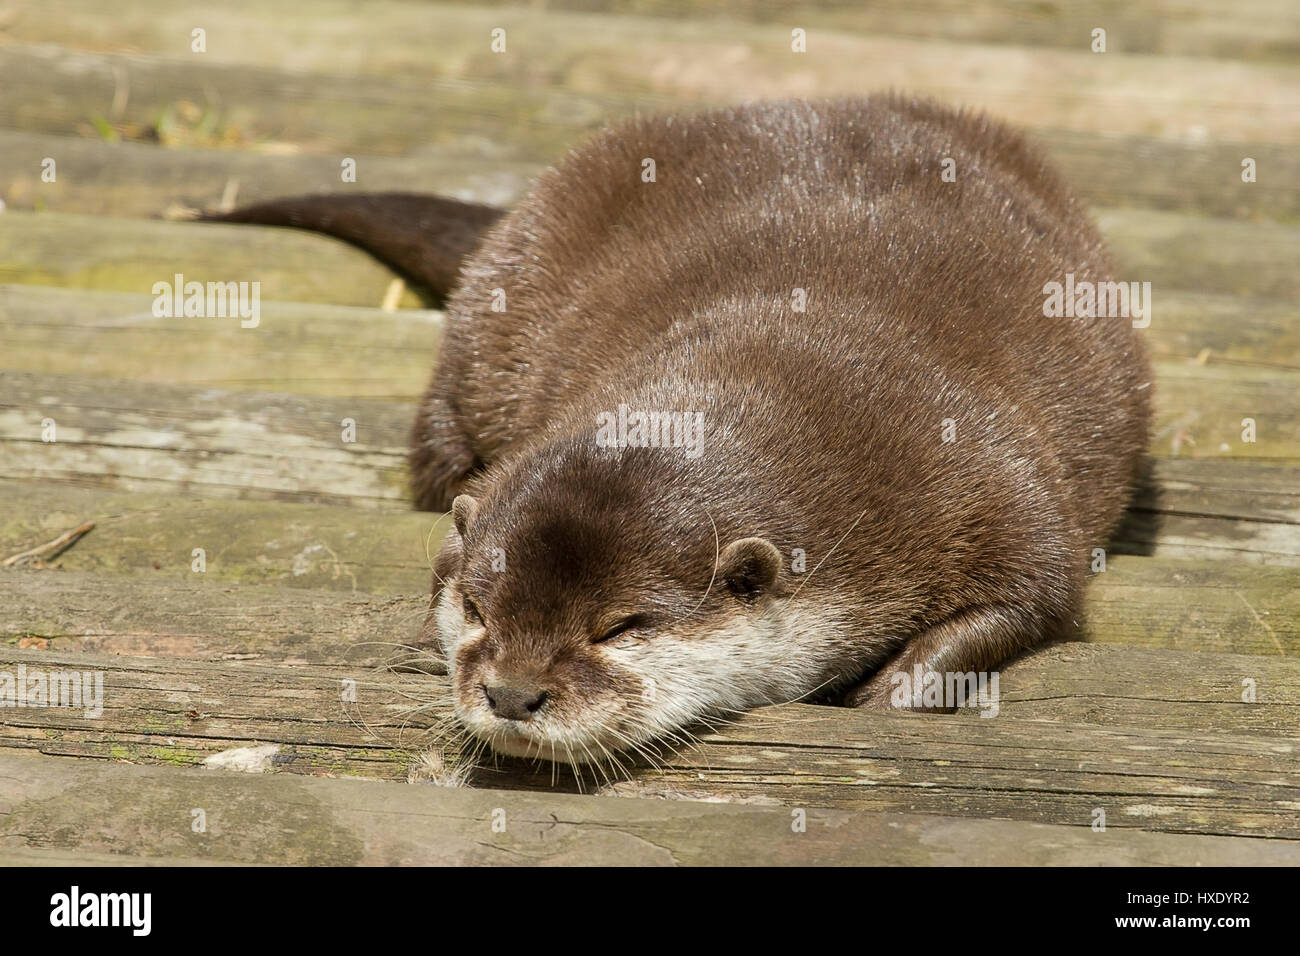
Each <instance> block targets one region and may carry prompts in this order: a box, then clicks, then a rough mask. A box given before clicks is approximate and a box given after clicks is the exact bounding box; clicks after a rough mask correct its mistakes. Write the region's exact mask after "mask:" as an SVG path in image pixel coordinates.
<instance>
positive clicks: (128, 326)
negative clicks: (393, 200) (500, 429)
mask: <svg viewBox="0 0 1300 956" xmlns="http://www.w3.org/2000/svg"><path fill="white" fill-rule="evenodd" d="M254 231H262V230H254ZM359 264H360V265H362V266H363V267H364V268H366V269H369V268H370V264H369V263H359ZM302 267H303V268H304V269H305V271H304V274H303V275H302V276H301V280H302V281H303V282H304V283H306V282H308V281H310V276H309V274H308V273H309V271H310V267H309V266H308V265H307V264H306V263H303V264H302ZM344 272H345V273H346V270H344ZM294 281H295V282H296V281H298V279H297V278H295V280H294ZM153 301H154V297H153V296H152V295H137V294H134V293H125V292H92V291H87V290H84V289H62V288H57V287H53V286H22V285H11V286H0V338H3V340H4V343H5V350H4V352H3V353H2V354H0V367H6V368H11V369H22V370H23V371H27V372H39V373H51V374H64V375H75V376H79V377H84V378H94V377H109V378H123V379H132V380H134V381H137V382H159V383H169V384H184V385H206V386H219V387H221V388H240V389H259V390H264V391H285V392H295V393H298V394H301V395H325V396H337V397H339V398H344V397H352V398H388V399H407V400H409V401H410V402H411V403H412V407H413V406H414V402H415V401H416V400H417V399H418V398H419V396H420V394H421V393H422V392H423V391H424V389H425V387H426V386H427V385H428V382H429V376H430V374H431V370H432V368H433V364H434V361H435V358H436V356H437V349H438V339H439V336H440V333H441V328H442V313H441V312H436V311H432V310H424V309H400V310H398V311H395V312H385V311H383V310H381V309H363V308H358V307H355V306H335V305H324V304H317V303H298V302H278V301H265V302H263V303H262V304H261V318H260V320H259V323H258V325H257V327H256V328H255V329H245V328H242V327H241V326H240V322H239V320H238V319H220V318H215V319H206V318H205V319H196V318H192V317H190V318H187V317H185V316H179V317H173V318H157V317H155V316H154V315H153V312H152V307H153ZM54 343H57V348H55V347H52V345H53V344H54Z"/></svg>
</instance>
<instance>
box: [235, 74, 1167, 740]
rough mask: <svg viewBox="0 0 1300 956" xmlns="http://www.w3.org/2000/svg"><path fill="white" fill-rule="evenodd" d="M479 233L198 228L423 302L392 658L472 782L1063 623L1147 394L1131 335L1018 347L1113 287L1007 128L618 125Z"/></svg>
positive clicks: (335, 215) (871, 123) (844, 123)
mask: <svg viewBox="0 0 1300 956" xmlns="http://www.w3.org/2000/svg"><path fill="white" fill-rule="evenodd" d="M945 172H946V173H947V175H945ZM498 215H499V214H498V213H497V211H495V210H490V209H487V208H485V207H477V206H472V205H470V204H464V203H455V202H452V201H449V200H441V199H432V198H426V197H412V196H402V195H400V194H387V195H378V196H358V197H350V198H333V197H328V196H318V197H306V198H301V199H291V200H283V201H279V202H273V203H268V204H264V205H262V206H255V207H252V208H251V209H248V210H243V211H241V212H238V213H235V214H234V215H233V216H230V217H226V218H229V219H234V220H239V221H250V222H271V223H281V224H292V225H301V226H306V227H308V228H315V229H320V230H322V231H327V232H331V233H333V234H335V235H340V236H342V237H344V238H347V239H350V240H351V241H353V242H356V243H358V244H360V245H363V246H365V247H366V248H369V249H371V250H372V251H375V252H376V253H377V254H378V255H380V256H381V257H382V258H384V259H385V260H386V261H389V262H391V263H393V264H394V265H395V266H397V267H398V268H399V269H402V270H403V271H405V272H406V273H407V274H408V275H410V276H412V277H413V278H415V279H419V280H421V281H422V282H423V283H424V284H425V285H427V286H429V287H430V288H432V289H434V290H435V291H437V292H444V293H445V292H448V291H450V297H449V299H448V300H447V306H446V326H445V332H444V336H443V341H442V346H441V355H440V357H439V361H438V366H437V370H436V372H435V374H434V376H433V381H432V384H431V385H430V386H429V389H428V391H427V392H426V394H425V396H424V399H423V401H422V402H421V404H420V408H419V413H418V415H417V418H416V422H415V427H414V431H413V435H412V447H411V459H410V461H411V471H412V478H413V482H414V489H415V501H416V503H417V505H418V506H419V507H422V508H428V509H437V510H444V509H446V508H448V507H450V508H451V510H452V513H453V516H454V522H453V527H452V529H451V530H450V532H449V534H448V537H447V541H446V543H445V545H444V547H443V549H442V551H441V553H440V554H439V556H438V559H437V561H436V565H435V568H436V577H435V581H434V599H433V602H432V604H431V610H430V620H429V623H428V625H427V627H428V629H429V631H430V633H431V634H436V635H437V637H438V638H439V639H440V641H441V644H442V646H443V648H444V650H445V653H446V657H447V661H448V663H449V668H450V673H451V675H452V679H453V682H454V688H455V696H456V707H457V711H458V713H459V715H460V717H461V718H462V719H463V721H464V723H465V725H466V726H467V727H468V728H469V729H470V730H471V731H472V732H473V733H474V734H476V735H478V736H479V737H481V738H483V739H485V740H487V741H489V742H490V743H491V744H492V746H493V747H495V748H496V749H497V750H499V751H501V752H503V753H507V754H515V755H525V756H543V757H547V758H550V759H555V760H562V761H573V762H579V761H586V760H591V759H598V758H599V757H600V756H601V755H602V753H608V752H612V751H615V750H625V749H633V750H636V749H642V748H644V747H645V746H646V745H647V744H648V743H649V742H651V741H654V740H656V739H661V738H671V737H673V735H674V734H676V733H677V732H678V730H679V729H681V728H683V727H685V726H687V725H689V724H690V723H692V722H694V721H696V720H698V719H700V718H704V717H707V716H709V715H717V714H722V713H729V712H733V711H737V710H743V709H746V708H750V707H754V706H756V705H759V704H766V703H775V702H782V701H790V700H795V699H804V698H810V697H822V698H827V699H835V700H838V701H841V702H844V703H847V704H850V705H854V706H869V707H881V708H884V707H890V706H907V707H911V706H915V702H914V701H911V700H908V699H899V697H898V695H896V694H895V693H893V691H894V688H895V686H896V684H897V683H898V679H897V675H899V674H905V675H908V676H909V677H910V676H911V675H912V674H914V673H922V672H924V673H933V674H950V673H968V672H982V671H987V670H989V669H992V668H995V667H997V666H998V665H999V664H1000V663H1001V662H1002V661H1004V660H1005V659H1007V658H1008V657H1009V656H1011V655H1013V654H1015V653H1016V652H1018V651H1020V650H1021V649H1023V648H1027V647H1029V646H1030V645H1033V644H1035V643H1037V642H1039V641H1042V640H1045V639H1048V638H1050V637H1052V636H1054V635H1056V634H1058V633H1060V632H1061V630H1062V629H1063V628H1064V627H1066V626H1068V625H1070V624H1071V622H1072V621H1073V620H1074V619H1075V618H1076V616H1077V615H1078V614H1079V608H1080V598H1081V594H1082V591H1083V588H1084V582H1085V577H1086V574H1087V570H1088V561H1089V559H1090V556H1091V552H1092V549H1093V548H1098V547H1103V546H1104V545H1105V544H1106V540H1107V535H1108V533H1109V532H1110V531H1111V529H1112V527H1113V526H1114V525H1115V524H1116V522H1117V520H1118V519H1119V517H1120V515H1121V512H1122V511H1123V509H1124V506H1125V504H1126V502H1127V500H1128V497H1129V494H1130V489H1131V486H1132V482H1133V479H1134V475H1135V470H1136V468H1137V465H1138V462H1139V458H1140V456H1141V454H1142V451H1143V449H1144V447H1145V445H1146V438H1147V428H1148V419H1149V414H1150V398H1151V393H1150V388H1149V386H1150V383H1151V373H1150V370H1149V367H1148V363H1147V359H1146V357H1145V351H1144V348H1143V344H1142V342H1141V340H1140V337H1139V335H1138V333H1136V332H1135V331H1134V329H1133V328H1132V323H1131V321H1130V320H1129V319H1127V318H1123V317H1107V316H1101V315H1093V314H1079V315H1070V316H1069V317H1047V316H1045V314H1044V311H1045V310H1044V298H1045V295H1044V286H1045V285H1046V284H1048V283H1051V282H1061V281H1063V280H1064V278H1065V276H1066V275H1067V274H1070V275H1073V277H1074V279H1075V281H1077V282H1084V281H1094V282H1099V281H1108V280H1110V279H1112V278H1113V274H1112V266H1111V263H1110V261H1109V259H1108V257H1107V254H1106V252H1105V250H1104V248H1103V245H1102V242H1101V239H1100V237H1099V236H1098V233H1097V231H1096V229H1095V228H1094V227H1093V225H1092V224H1091V223H1090V222H1089V220H1088V217H1087V214H1086V213H1085V211H1084V210H1083V209H1082V208H1081V206H1080V205H1079V203H1078V202H1077V201H1076V200H1075V199H1074V197H1073V196H1072V195H1071V194H1070V193H1069V192H1068V191H1067V190H1066V188H1065V186H1064V185H1063V184H1062V183H1061V181H1060V180H1059V179H1058V178H1057V176H1056V175H1055V173H1053V172H1052V171H1051V170H1050V169H1048V168H1047V166H1046V165H1045V164H1044V162H1043V160H1042V159H1041V158H1040V157H1039V156H1038V154H1037V153H1036V152H1035V151H1033V150H1032V149H1031V148H1030V147H1029V146H1028V145H1027V144H1026V143H1025V142H1024V141H1023V140H1022V139H1021V138H1020V137H1019V136H1018V135H1017V134H1015V133H1014V132H1012V131H1011V130H1010V129H1008V128H1007V127H1005V126H1003V125H1001V124H1000V123H997V122H995V121H992V120H990V119H988V118H986V117H984V116H981V115H978V114H973V113H962V112H954V111H952V110H949V109H946V108H944V107H941V106H939V105H936V104H934V103H932V102H928V101H924V100H916V99H907V98H902V97H896V96H879V97H871V98H867V99H842V100H835V101H826V102H811V103H810V102H797V101H796V102H781V103H758V104H753V105H747V106H742V107H737V108H734V109H724V110H718V111H714V112H707V113H702V114H699V115H693V116H666V117H658V118H650V119H638V120H634V121H632V122H630V123H627V124H626V125H623V126H621V127H618V128H616V129H612V130H608V131H605V132H602V133H601V134H599V135H598V136H596V137H595V138H594V139H592V140H591V141H590V142H588V143H586V144H585V145H583V146H581V147H579V148H578V149H576V150H575V151H573V152H572V153H571V154H569V155H568V156H567V157H566V158H565V159H563V160H562V161H561V162H560V163H559V164H558V165H557V166H556V167H555V168H554V169H551V170H549V171H548V172H546V173H545V174H543V175H542V176H541V177H540V179H539V180H538V181H537V183H536V184H535V186H534V188H533V189H532V191H531V192H530V193H529V194H528V195H527V196H526V197H525V198H524V199H523V200H522V201H520V202H519V203H518V205H517V206H515V207H514V208H513V209H512V210H510V211H509V212H508V213H506V214H504V215H501V216H500V217H499V218H498ZM480 236H481V238H480ZM476 243H477V248H474V246H475V244H476ZM471 249H473V251H472V252H471ZM466 256H467V258H464V261H463V264H461V265H460V273H459V281H458V282H456V283H455V287H454V290H452V289H451V288H450V286H451V283H452V280H451V277H452V276H454V274H455V267H456V265H457V264H459V263H460V260H461V258H462V257H466ZM1081 311H1082V312H1084V313H1088V312H1089V311H1090V310H1088V309H1083V310H1081ZM1092 311H1100V310H1092ZM945 703H946V704H948V703H950V702H945Z"/></svg>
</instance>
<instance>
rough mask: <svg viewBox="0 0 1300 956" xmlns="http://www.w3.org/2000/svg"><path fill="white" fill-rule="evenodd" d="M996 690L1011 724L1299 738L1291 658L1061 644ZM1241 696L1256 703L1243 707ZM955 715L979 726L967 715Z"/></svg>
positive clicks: (1298, 677)
mask: <svg viewBox="0 0 1300 956" xmlns="http://www.w3.org/2000/svg"><path fill="white" fill-rule="evenodd" d="M1192 600H1196V598H1193V599H1192ZM1292 621H1293V622H1294V621H1295V618H1294V617H1293V618H1292ZM1246 682H1249V683H1246ZM999 683H1000V687H999V690H1000V694H1001V703H1000V713H1001V714H1002V715H1004V716H1007V717H1014V718H1017V719H1020V720H1028V719H1036V720H1052V721H1058V722H1062V723H1075V724H1094V725H1099V726H1106V727H1158V728H1162V729H1165V730H1173V729H1178V730H1180V731H1188V732H1193V733H1198V734H1202V733H1204V734H1213V733H1246V734H1257V735H1261V736H1277V737H1283V738H1286V739H1288V740H1292V741H1294V740H1296V739H1297V738H1298V737H1300V658H1297V657H1295V656H1291V657H1261V656H1256V655H1254V654H1209V653H1199V652H1197V653H1183V652H1179V651H1168V650H1152V649H1150V648H1146V647H1132V646H1120V645H1114V644H1084V643H1081V642H1078V641H1070V642H1068V643H1062V644H1054V645H1052V646H1050V647H1045V648H1042V649H1041V650H1038V651H1036V652H1034V653H1033V654H1029V655H1027V656H1025V657H1022V658H1021V659H1019V660H1018V661H1016V662H1014V663H1012V664H1010V665H1009V666H1007V667H1005V668H1003V670H1002V674H1001V678H1000V681H999ZM1248 692H1250V693H1254V695H1255V697H1256V702H1255V703H1251V704H1246V703H1244V702H1243V699H1242V698H1243V695H1246V694H1247V693H1248ZM958 713H959V714H961V715H962V716H963V717H966V718H967V719H971V720H979V719H981V718H980V717H979V716H978V714H977V712H976V711H970V710H967V711H959V712H958Z"/></svg>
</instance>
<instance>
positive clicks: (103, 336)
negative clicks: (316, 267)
mask: <svg viewBox="0 0 1300 956" xmlns="http://www.w3.org/2000/svg"><path fill="white" fill-rule="evenodd" d="M304 265H305V264H304ZM363 266H364V268H367V269H368V268H369V264H368V263H367V264H363ZM302 279H303V281H304V282H306V281H310V279H309V276H308V275H306V274H304V275H303V277H302ZM336 279H337V277H336ZM295 281H297V280H295ZM153 301H154V297H153V296H152V295H135V294H131V293H123V292H91V291H87V290H83V289H60V288H55V287H52V286H16V285H10V286H2V287H0V339H2V340H3V341H4V343H5V349H4V351H3V352H2V353H0V367H6V368H12V369H22V370H23V371H27V372H43V373H54V374H67V375H76V376H79V377H92V378H93V377H107V378H119V379H132V380H134V381H137V382H165V383H174V384H185V385H215V386H219V387H222V388H253V389H261V390H264V391H285V392H295V393H298V394H301V395H330V396H337V397H340V398H342V397H352V398H392V399H402V398H405V399H410V400H411V401H412V402H414V401H415V400H416V399H418V397H419V396H420V394H421V393H422V392H423V391H424V389H425V387H426V386H427V385H428V381H429V375H430V370H431V369H432V368H433V364H434V359H435V357H436V355H437V347H438V338H439V335H440V332H441V327H442V313H441V312H435V311H430V310H424V309H400V310H398V311H396V312H385V311H383V310H381V309H362V308H357V307H353V306H335V305H324V304H305V303H296V302H277V301H266V302H263V303H262V304H261V319H260V321H259V323H258V325H257V327H256V328H255V329H245V328H241V327H240V322H239V320H238V319H221V318H211V319H209V318H203V319H198V318H193V317H190V318H186V317H185V316H180V317H175V318H157V317H155V316H154V315H153V312H152V306H153ZM1298 364H1300V363H1298Z"/></svg>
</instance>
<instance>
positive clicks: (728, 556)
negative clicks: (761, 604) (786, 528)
mask: <svg viewBox="0 0 1300 956" xmlns="http://www.w3.org/2000/svg"><path fill="white" fill-rule="evenodd" d="M780 573H781V552H780V551H778V550H776V545H774V544H772V542H771V541H768V540H767V539H766V538H741V539H740V540H738V541H733V542H731V544H729V545H727V546H726V547H725V548H723V549H722V555H721V556H720V557H719V558H718V577H719V578H720V579H721V580H722V582H723V584H724V585H725V586H726V587H727V589H728V590H730V591H731V592H732V593H733V594H736V595H738V596H740V597H745V598H752V597H757V596H758V595H759V594H761V593H763V592H764V591H766V590H768V589H769V588H771V587H772V585H773V584H775V583H776V578H777V575H779V574H780Z"/></svg>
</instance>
